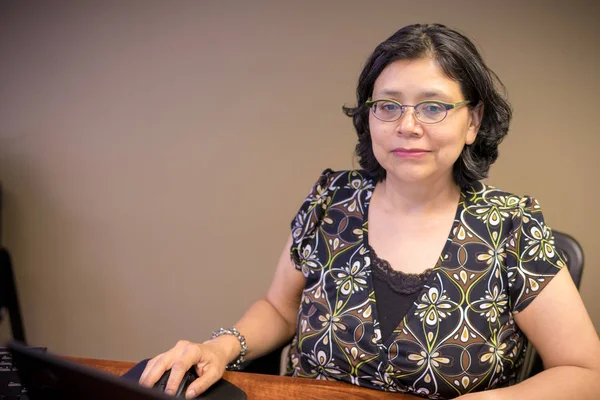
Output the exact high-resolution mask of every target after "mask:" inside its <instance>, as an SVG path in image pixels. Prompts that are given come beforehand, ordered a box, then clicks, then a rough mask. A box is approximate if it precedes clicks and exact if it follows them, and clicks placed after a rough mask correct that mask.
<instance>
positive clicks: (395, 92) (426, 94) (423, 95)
mask: <svg viewBox="0 0 600 400" xmlns="http://www.w3.org/2000/svg"><path fill="white" fill-rule="evenodd" d="M381 94H382V95H384V96H390V97H393V98H400V97H402V92H400V91H398V90H393V89H383V90H382V91H381ZM419 97H421V98H438V99H447V98H448V96H447V95H446V94H444V93H442V92H437V91H435V90H434V91H426V92H421V93H419Z"/></svg>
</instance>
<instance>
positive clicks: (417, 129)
mask: <svg viewBox="0 0 600 400" xmlns="http://www.w3.org/2000/svg"><path fill="white" fill-rule="evenodd" d="M396 133H398V134H400V135H413V136H422V135H423V127H422V126H421V124H420V123H419V120H418V119H417V117H416V116H415V108H414V107H406V106H405V107H404V110H403V112H402V115H401V116H400V119H398V121H397V126H396Z"/></svg>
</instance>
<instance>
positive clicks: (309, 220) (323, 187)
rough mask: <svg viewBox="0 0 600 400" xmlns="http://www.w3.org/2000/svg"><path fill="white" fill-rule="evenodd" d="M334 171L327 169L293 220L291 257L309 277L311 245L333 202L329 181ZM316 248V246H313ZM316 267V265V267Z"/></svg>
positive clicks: (295, 264)
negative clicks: (328, 207)
mask: <svg viewBox="0 0 600 400" xmlns="http://www.w3.org/2000/svg"><path fill="white" fill-rule="evenodd" d="M332 174H333V171H332V170H331V169H326V170H324V171H323V172H322V173H321V176H320V177H319V179H318V180H317V182H316V183H315V184H314V186H313V187H312V189H311V190H310V192H309V193H308V196H307V197H306V199H305V200H304V202H303V203H302V206H301V207H300V210H299V211H298V213H297V214H296V217H295V218H294V219H293V220H292V224H291V228H292V238H293V241H292V246H291V248H290V256H291V258H292V263H293V264H294V267H295V268H296V269H298V270H300V271H302V273H303V274H304V275H305V276H307V275H308V273H309V271H310V268H311V266H312V265H311V254H312V253H313V251H311V250H312V249H311V245H310V244H309V242H310V241H311V240H312V239H313V238H314V237H315V235H316V231H317V228H318V227H319V225H320V224H321V221H322V220H323V216H324V215H325V211H326V210H327V206H328V205H329V203H330V202H331V195H330V190H329V180H330V177H331V175H332ZM313 247H314V245H313ZM315 267H316V265H315Z"/></svg>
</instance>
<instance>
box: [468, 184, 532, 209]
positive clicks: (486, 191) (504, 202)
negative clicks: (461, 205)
mask: <svg viewBox="0 0 600 400" xmlns="http://www.w3.org/2000/svg"><path fill="white" fill-rule="evenodd" d="M463 194H464V198H465V201H466V203H467V206H470V207H496V208H498V209H502V210H504V211H510V210H524V209H532V210H538V209H540V205H539V203H538V201H537V200H536V199H535V198H534V197H532V196H529V195H518V194H515V193H512V192H508V191H506V190H502V189H499V188H497V187H495V186H493V185H488V184H486V183H483V182H481V181H479V182H476V183H475V184H474V185H472V186H471V187H468V188H466V189H464V190H463Z"/></svg>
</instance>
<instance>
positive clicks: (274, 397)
mask: <svg viewBox="0 0 600 400" xmlns="http://www.w3.org/2000/svg"><path fill="white" fill-rule="evenodd" d="M66 358H67V359H69V360H71V361H74V362H77V363H80V364H84V365H87V366H89V367H92V368H96V369H99V370H102V371H105V372H108V373H111V374H115V375H123V374H124V373H125V372H127V370H129V369H130V368H131V367H133V366H134V365H135V363H132V362H126V361H110V360H97V359H93V358H78V357H66ZM223 378H224V379H226V380H228V381H229V382H231V383H233V384H234V385H236V386H238V387H240V388H241V389H242V390H243V391H244V392H246V394H247V395H248V400H258V399H268V400H291V399H303V400H310V399H328V400H338V399H339V400H359V399H360V400H362V399H375V400H378V399H388V400H391V399H394V400H416V399H420V400H422V399H423V398H422V397H417V396H411V395H406V394H397V393H396V394H394V393H386V392H380V391H378V390H372V389H366V388H361V387H358V386H353V385H350V384H347V383H343V382H331V381H318V380H314V379H299V378H290V377H285V376H274V375H259V374H249V373H247V372H225V375H224V376H223Z"/></svg>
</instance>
